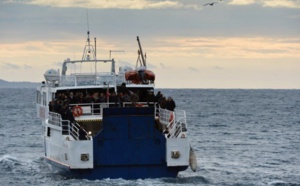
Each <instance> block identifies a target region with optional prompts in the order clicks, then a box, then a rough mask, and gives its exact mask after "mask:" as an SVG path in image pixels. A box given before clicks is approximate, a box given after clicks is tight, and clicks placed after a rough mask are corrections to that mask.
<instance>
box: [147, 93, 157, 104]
mask: <svg viewBox="0 0 300 186" xmlns="http://www.w3.org/2000/svg"><path fill="white" fill-rule="evenodd" d="M155 102H156V97H155V95H154V93H153V90H150V91H148V96H147V104H148V106H151V107H153V106H154V103H155Z"/></svg>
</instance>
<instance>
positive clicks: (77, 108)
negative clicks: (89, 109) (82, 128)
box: [72, 105, 83, 117]
mask: <svg viewBox="0 0 300 186" xmlns="http://www.w3.org/2000/svg"><path fill="white" fill-rule="evenodd" d="M72 113H73V116H74V117H79V116H81V115H82V113H83V111H82V108H81V106H78V105H76V106H75V107H73V108H72Z"/></svg>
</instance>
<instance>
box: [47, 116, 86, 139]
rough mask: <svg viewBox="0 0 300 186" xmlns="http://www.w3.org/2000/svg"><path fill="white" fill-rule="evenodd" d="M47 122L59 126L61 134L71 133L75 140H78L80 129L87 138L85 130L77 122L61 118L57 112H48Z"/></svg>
mask: <svg viewBox="0 0 300 186" xmlns="http://www.w3.org/2000/svg"><path fill="white" fill-rule="evenodd" d="M48 123H49V124H52V125H55V126H58V127H61V132H62V135H71V136H72V137H73V138H74V139H75V140H80V130H83V132H84V133H85V134H86V135H85V136H84V137H85V138H86V139H89V137H88V134H87V132H86V131H85V130H84V129H82V128H80V126H79V124H78V123H71V122H70V121H69V120H62V119H61V115H60V114H59V113H55V112H49V120H48Z"/></svg>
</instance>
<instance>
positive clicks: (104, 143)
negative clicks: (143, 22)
mask: <svg viewBox="0 0 300 186" xmlns="http://www.w3.org/2000/svg"><path fill="white" fill-rule="evenodd" d="M137 41H138V45H139V52H138V60H137V63H136V68H135V69H133V68H131V67H128V66H124V67H120V68H119V71H118V72H116V69H115V64H116V62H115V60H114V59H97V56H96V38H95V44H94V45H93V44H91V41H90V33H89V31H88V32H87V41H86V45H85V47H84V51H83V55H82V59H81V60H70V59H69V58H68V59H66V60H65V61H64V62H63V63H62V69H61V72H60V70H55V69H49V70H47V71H46V72H45V74H44V77H45V81H43V82H42V83H41V86H39V87H37V90H36V110H37V116H38V118H40V119H41V121H42V129H43V130H42V138H43V143H44V155H43V156H44V160H45V161H46V162H48V163H49V164H51V165H53V166H55V167H58V168H59V169H60V170H63V172H65V173H67V174H68V175H71V176H72V177H75V178H83V179H90V180H95V179H104V178H110V179H117V178H122V179H146V178H161V177H173V178H174V177H177V176H178V173H179V172H180V171H185V170H186V169H187V168H188V167H189V166H190V167H191V169H192V170H193V171H196V170H197V159H196V155H195V153H194V150H193V148H192V147H191V145H190V142H189V138H188V130H187V129H188V125H187V121H186V114H185V111H183V110H177V109H175V110H173V109H172V110H169V109H166V108H163V107H161V105H160V104H159V103H158V101H157V99H154V98H153V94H154V91H155V74H154V73H153V72H152V71H150V70H148V69H147V65H146V59H145V56H144V55H143V51H142V47H141V43H140V40H139V37H137ZM76 64H77V65H79V66H80V65H82V64H91V66H92V67H93V70H92V71H91V72H88V73H81V72H79V73H78V72H74V71H73V72H68V66H69V65H71V66H72V65H76ZM102 64H109V66H110V68H109V70H108V71H106V72H98V71H99V70H97V69H99V65H102ZM69 71H70V70H69ZM149 98H152V99H149ZM155 98H156V97H155Z"/></svg>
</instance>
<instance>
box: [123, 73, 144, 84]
mask: <svg viewBox="0 0 300 186" xmlns="http://www.w3.org/2000/svg"><path fill="white" fill-rule="evenodd" d="M125 79H126V80H127V81H132V82H133V83H136V84H139V83H140V82H141V81H140V78H139V73H138V72H137V71H136V70H130V71H127V72H126V73H125Z"/></svg>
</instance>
